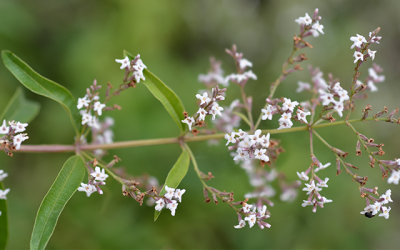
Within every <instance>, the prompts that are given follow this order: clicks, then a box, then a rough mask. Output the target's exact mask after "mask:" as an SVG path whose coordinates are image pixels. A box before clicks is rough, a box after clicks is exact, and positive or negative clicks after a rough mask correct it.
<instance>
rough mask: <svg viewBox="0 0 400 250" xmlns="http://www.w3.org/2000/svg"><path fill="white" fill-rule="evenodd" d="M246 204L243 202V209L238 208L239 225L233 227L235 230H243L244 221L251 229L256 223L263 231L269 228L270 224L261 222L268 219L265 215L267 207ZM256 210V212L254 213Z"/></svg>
mask: <svg viewBox="0 0 400 250" xmlns="http://www.w3.org/2000/svg"><path fill="white" fill-rule="evenodd" d="M252 207H253V205H249V204H246V203H245V202H243V207H242V208H240V210H239V211H240V212H239V213H238V220H239V225H237V226H234V227H235V228H237V229H240V228H243V227H244V226H246V221H247V223H249V227H250V228H252V227H253V226H254V225H255V224H256V223H257V225H258V226H259V227H260V228H261V229H264V228H265V227H268V228H270V227H271V224H269V223H266V222H264V221H263V220H265V219H268V218H269V217H270V216H269V215H268V214H266V211H267V206H266V205H263V206H261V205H257V206H254V207H253V208H252ZM257 210H258V212H256V211H257ZM242 214H244V215H245V216H246V217H245V218H244V220H243V219H242Z"/></svg>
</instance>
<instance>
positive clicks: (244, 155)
mask: <svg viewBox="0 0 400 250" xmlns="http://www.w3.org/2000/svg"><path fill="white" fill-rule="evenodd" d="M236 153H237V155H236V156H235V157H234V158H233V160H234V161H238V160H247V159H249V152H247V151H244V150H243V149H242V148H238V149H237V150H236Z"/></svg>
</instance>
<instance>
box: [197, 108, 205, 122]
mask: <svg viewBox="0 0 400 250" xmlns="http://www.w3.org/2000/svg"><path fill="white" fill-rule="evenodd" d="M197 114H199V121H204V120H205V119H206V115H207V111H205V109H203V108H199V110H198V111H197Z"/></svg>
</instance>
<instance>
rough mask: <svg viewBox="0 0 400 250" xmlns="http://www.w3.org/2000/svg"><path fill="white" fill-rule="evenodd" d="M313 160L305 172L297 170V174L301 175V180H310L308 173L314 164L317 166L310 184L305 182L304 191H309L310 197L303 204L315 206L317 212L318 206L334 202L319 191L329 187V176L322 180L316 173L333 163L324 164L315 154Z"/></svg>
mask: <svg viewBox="0 0 400 250" xmlns="http://www.w3.org/2000/svg"><path fill="white" fill-rule="evenodd" d="M312 160H313V164H312V165H311V166H310V167H309V168H308V169H307V170H306V171H305V172H301V173H299V172H297V175H298V176H299V178H300V179H301V180H303V181H308V180H309V177H308V174H309V173H310V172H311V170H312V168H313V167H314V165H316V166H317V167H316V168H315V169H314V171H313V173H312V178H311V180H310V182H309V184H307V183H305V185H306V187H305V188H303V191H306V192H307V195H308V199H307V200H303V204H301V205H302V206H303V207H306V206H313V209H312V211H313V212H314V213H315V212H316V211H317V206H319V207H321V208H323V207H324V204H325V203H329V202H332V200H329V199H327V198H325V197H323V196H321V194H320V193H319V192H320V191H322V188H323V187H325V188H327V187H328V184H327V183H328V181H329V178H325V180H321V179H320V178H319V177H318V176H317V175H316V174H315V173H316V172H318V171H320V170H322V169H325V168H327V167H329V166H330V165H331V163H330V162H328V163H327V164H325V165H323V164H322V163H321V162H320V161H318V159H317V158H316V157H315V156H313V157H312ZM315 182H317V183H316V184H315Z"/></svg>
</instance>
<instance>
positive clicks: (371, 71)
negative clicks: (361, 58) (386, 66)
mask: <svg viewBox="0 0 400 250" xmlns="http://www.w3.org/2000/svg"><path fill="white" fill-rule="evenodd" d="M368 73H369V76H370V77H372V79H374V81H376V82H383V81H385V76H378V74H377V73H376V71H375V70H374V69H373V68H369V69H368Z"/></svg>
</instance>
